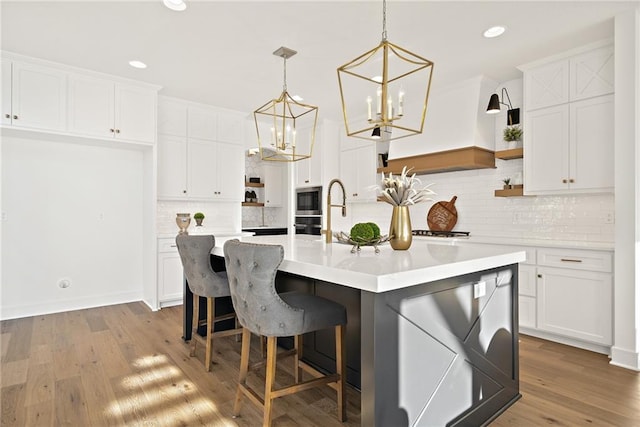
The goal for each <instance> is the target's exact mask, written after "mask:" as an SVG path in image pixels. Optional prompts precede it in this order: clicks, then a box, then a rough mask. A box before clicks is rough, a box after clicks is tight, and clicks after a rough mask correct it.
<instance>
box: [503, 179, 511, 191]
mask: <svg viewBox="0 0 640 427" xmlns="http://www.w3.org/2000/svg"><path fill="white" fill-rule="evenodd" d="M502 182H504V185H503V186H502V188H503V189H504V190H509V189H510V188H511V178H505V179H503V180H502Z"/></svg>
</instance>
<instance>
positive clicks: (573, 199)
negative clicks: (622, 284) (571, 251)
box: [332, 159, 614, 242]
mask: <svg viewBox="0 0 640 427" xmlns="http://www.w3.org/2000/svg"><path fill="white" fill-rule="evenodd" d="M521 172H522V160H521V159H518V160H496V169H479V170H470V171H457V172H446V173H439V174H430V175H421V176H419V178H420V180H421V181H422V183H423V184H425V185H426V184H428V183H433V185H432V186H431V189H432V190H434V191H435V192H436V193H437V194H436V195H435V196H433V199H434V201H433V202H425V203H421V204H418V205H415V206H412V207H411V208H410V211H411V223H412V226H413V228H414V229H427V228H428V226H427V214H428V212H429V209H430V208H431V206H432V205H433V203H434V202H437V201H441V200H446V201H449V200H451V198H452V197H453V196H457V200H456V203H455V207H456V210H457V212H458V222H457V224H456V226H455V228H454V230H459V231H469V232H471V234H472V235H475V236H498V237H507V238H518V239H550V240H568V241H593V242H614V224H613V223H611V222H612V221H611V220H612V219H613V216H614V195H613V194H611V193H607V194H592V195H576V194H574V195H562V196H535V197H495V196H494V190H496V189H500V188H502V185H503V183H502V179H503V178H506V177H511V178H512V179H513V178H514V177H515V176H516V175H517V174H518V173H521ZM390 218H391V205H389V204H387V203H363V204H352V205H350V206H349V207H348V209H347V217H346V218H342V217H340V215H339V214H337V213H334V214H333V216H332V221H333V224H334V225H333V229H334V231H338V230H344V231H348V230H349V227H351V225H353V224H354V223H356V222H363V221H374V222H376V223H378V224H379V225H380V227H381V228H382V230H383V231H385V230H386V229H387V227H388V225H389V221H390Z"/></svg>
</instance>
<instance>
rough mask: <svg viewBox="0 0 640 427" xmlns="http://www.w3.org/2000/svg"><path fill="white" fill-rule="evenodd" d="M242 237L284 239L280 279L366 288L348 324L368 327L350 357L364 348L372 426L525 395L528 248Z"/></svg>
mask: <svg viewBox="0 0 640 427" xmlns="http://www.w3.org/2000/svg"><path fill="white" fill-rule="evenodd" d="M241 240H242V241H248V242H255V243H265V244H279V245H282V246H283V247H284V260H283V262H282V264H281V265H280V268H279V272H281V273H284V275H280V276H279V279H277V280H285V281H286V280H289V281H291V282H293V283H296V282H298V280H296V278H299V279H304V280H303V282H302V283H306V284H307V285H303V286H306V288H307V291H310V292H315V293H317V294H319V295H322V296H324V297H328V298H331V297H332V292H330V291H329V290H331V289H334V290H337V289H342V290H344V291H349V292H351V293H354V294H355V295H357V296H359V301H358V303H359V304H358V308H359V311H360V312H359V315H358V316H357V317H358V318H356V319H354V317H353V312H352V313H349V311H350V310H352V307H351V306H349V305H347V311H348V316H349V323H348V324H347V330H348V331H349V328H350V327H357V328H358V329H359V330H358V338H359V343H360V345H359V347H360V348H353V345H351V347H350V343H349V340H348V341H347V357H349V353H350V352H351V353H354V352H355V353H357V354H359V355H360V357H359V359H360V366H359V372H358V374H359V375H360V384H361V386H360V389H361V411H362V425H363V426H398V427H399V426H409V425H412V426H413V425H424V426H434V425H438V426H441V425H442V426H444V425H483V424H486V423H488V422H490V421H491V420H492V419H493V418H495V417H496V416H497V415H499V414H500V413H501V412H502V411H504V410H505V409H506V408H507V407H508V406H510V405H511V404H512V403H513V402H515V401H516V400H517V399H518V398H519V397H520V393H519V374H518V332H517V325H518V313H517V306H518V305H517V295H518V290H517V286H518V285H517V277H518V274H517V272H518V263H519V262H522V261H524V260H525V253H524V252H514V251H510V250H508V249H501V248H500V247H497V246H491V245H487V246H484V245H473V246H471V247H470V246H458V245H455V244H446V243H434V242H429V241H423V240H420V239H414V242H413V244H412V246H411V248H410V249H409V250H407V251H394V250H393V249H391V247H390V246H388V245H383V246H381V247H380V253H378V254H376V253H375V252H374V250H373V248H371V247H364V248H362V250H361V251H359V252H356V253H351V246H350V245H343V244H340V243H337V242H336V243H332V244H326V243H324V242H323V240H322V239H319V238H318V236H301V235H289V236H254V237H242V238H241ZM223 243H224V242H223V239H220V241H216V247H215V248H214V249H213V251H212V254H213V255H215V256H218V257H222V256H223V251H222V245H223ZM283 278H284V279H283ZM308 284H311V285H312V286H308ZM284 285H285V286H286V285H287V284H286V283H285V284H284ZM325 285H326V286H325ZM334 298H335V299H336V300H337V301H338V302H344V301H343V300H344V298H343V295H340V294H337V295H334ZM353 320H355V321H353ZM352 332H353V330H352ZM326 353H327V354H329V353H331V350H329V349H327V352H326Z"/></svg>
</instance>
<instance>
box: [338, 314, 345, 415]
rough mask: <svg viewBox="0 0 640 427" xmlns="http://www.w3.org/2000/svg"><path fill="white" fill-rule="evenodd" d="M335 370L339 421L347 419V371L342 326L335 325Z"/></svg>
mask: <svg viewBox="0 0 640 427" xmlns="http://www.w3.org/2000/svg"><path fill="white" fill-rule="evenodd" d="M336 372H337V374H338V375H340V379H339V380H338V396H337V403H338V419H339V420H340V421H343V422H344V421H346V420H347V396H346V395H345V393H344V388H345V382H346V378H345V377H346V372H347V358H346V353H345V346H344V326H342V325H338V326H336Z"/></svg>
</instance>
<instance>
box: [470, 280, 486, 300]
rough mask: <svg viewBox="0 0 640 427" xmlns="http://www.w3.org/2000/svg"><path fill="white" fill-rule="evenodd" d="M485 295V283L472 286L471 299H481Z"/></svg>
mask: <svg viewBox="0 0 640 427" xmlns="http://www.w3.org/2000/svg"><path fill="white" fill-rule="evenodd" d="M486 293H487V282H478V283H474V285H473V298H474V299H477V298H481V297H483V296H485V294H486Z"/></svg>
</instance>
